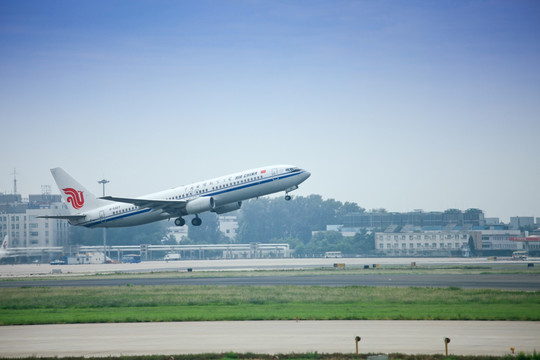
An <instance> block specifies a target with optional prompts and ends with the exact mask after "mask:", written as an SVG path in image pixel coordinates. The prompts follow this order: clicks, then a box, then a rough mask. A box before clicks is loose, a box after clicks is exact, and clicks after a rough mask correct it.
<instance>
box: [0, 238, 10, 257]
mask: <svg viewBox="0 0 540 360" xmlns="http://www.w3.org/2000/svg"><path fill="white" fill-rule="evenodd" d="M7 249H8V236H7V235H6V236H5V237H4V241H2V247H1V248H0V253H6V252H7Z"/></svg>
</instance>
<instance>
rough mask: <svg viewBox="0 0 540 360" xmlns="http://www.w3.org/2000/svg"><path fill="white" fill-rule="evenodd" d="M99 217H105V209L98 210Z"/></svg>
mask: <svg viewBox="0 0 540 360" xmlns="http://www.w3.org/2000/svg"><path fill="white" fill-rule="evenodd" d="M99 217H100V218H101V219H103V218H104V217H105V210H100V211H99Z"/></svg>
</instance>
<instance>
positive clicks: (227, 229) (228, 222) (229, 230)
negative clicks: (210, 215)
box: [218, 215, 238, 240]
mask: <svg viewBox="0 0 540 360" xmlns="http://www.w3.org/2000/svg"><path fill="white" fill-rule="evenodd" d="M218 221H219V231H221V232H222V233H223V234H224V235H225V236H226V237H228V238H229V239H233V240H234V239H235V238H236V232H237V230H238V220H237V218H236V216H234V215H220V216H218Z"/></svg>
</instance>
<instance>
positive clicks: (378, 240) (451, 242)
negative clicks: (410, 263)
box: [375, 230, 479, 255]
mask: <svg viewBox="0 0 540 360" xmlns="http://www.w3.org/2000/svg"><path fill="white" fill-rule="evenodd" d="M470 236H474V238H478V237H479V236H478V234H476V232H474V231H453V230H451V231H449V230H430V231H421V230H420V231H419V230H416V231H406V232H388V233H387V232H384V233H375V249H376V250H377V251H378V252H381V253H384V254H385V255H448V254H450V253H452V252H461V251H463V250H464V249H467V248H468V245H469V237H470Z"/></svg>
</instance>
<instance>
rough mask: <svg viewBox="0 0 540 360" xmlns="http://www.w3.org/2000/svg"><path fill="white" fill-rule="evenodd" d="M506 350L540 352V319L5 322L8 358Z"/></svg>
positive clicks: (2, 339)
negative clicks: (18, 323)
mask: <svg viewBox="0 0 540 360" xmlns="http://www.w3.org/2000/svg"><path fill="white" fill-rule="evenodd" d="M356 336H359V337H360V338H361V340H360V342H359V352H360V353H364V354H366V353H382V354H387V353H406V354H444V352H445V346H444V338H445V337H448V338H450V343H449V346H448V348H449V354H455V355H499V356H502V355H506V354H510V353H511V350H510V348H511V347H514V348H515V351H516V353H517V352H520V351H523V352H525V353H533V351H535V350H536V351H538V350H540V323H539V322H515V321H489V322H486V321H371V320H369V321H299V322H296V321H294V320H293V321H240V322H229V321H227V322H225V321H223V322H221V321H220V322H169V323H119V324H74V325H30V326H3V327H0V354H1V356H3V357H28V356H36V357H37V356H51V357H52V356H56V357H67V356H84V357H108V356H119V355H157V354H159V355H167V356H169V355H175V354H201V353H222V352H229V351H233V352H239V353H246V352H251V353H260V354H288V353H305V352H318V353H354V352H355V346H356V345H355V337H356Z"/></svg>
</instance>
